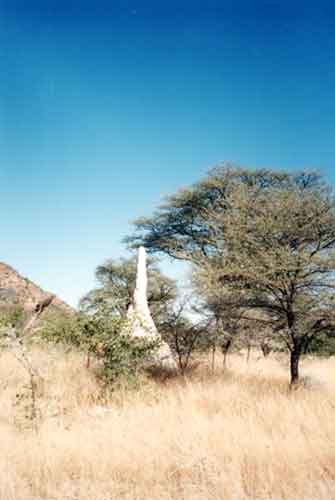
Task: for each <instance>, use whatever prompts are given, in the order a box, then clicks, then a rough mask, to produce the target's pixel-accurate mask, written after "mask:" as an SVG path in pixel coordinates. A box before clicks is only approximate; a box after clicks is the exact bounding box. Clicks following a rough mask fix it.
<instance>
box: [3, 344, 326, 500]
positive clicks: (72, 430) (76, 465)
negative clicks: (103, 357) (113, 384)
mask: <svg viewBox="0 0 335 500" xmlns="http://www.w3.org/2000/svg"><path fill="white" fill-rule="evenodd" d="M33 357H34V364H35V366H36V367H37V369H38V371H39V373H40V375H41V380H40V382H39V384H38V388H37V392H38V394H37V395H38V398H37V399H38V405H39V408H40V411H41V422H40V430H39V433H38V434H35V433H33V432H31V431H30V430H29V429H28V428H25V427H24V426H21V425H20V423H19V422H20V419H19V418H18V417H19V416H20V415H18V414H20V412H21V413H22V412H23V413H24V411H25V410H24V405H23V407H22V404H21V406H20V404H17V402H16V401H17V397H16V394H18V393H19V394H20V393H21V392H22V391H24V388H23V384H24V383H25V380H26V374H25V373H24V371H23V370H22V367H20V365H19V364H18V363H17V361H16V360H15V359H14V358H13V357H12V355H11V354H10V353H5V354H2V355H1V357H0V380H1V384H0V390H1V396H0V439H1V454H0V499H1V500H14V499H15V500H42V499H48V500H51V499H52V500H61V499H62V500H65V499H67V500H111V499H115V500H116V499H120V500H123V499H129V500H130V499H131V500H134V499H136V500H140V499H141V500H142V499H155V500H156V499H157V500H158V499H162V500H168V499H178V500H179V499H180V500H207V499H208V500H218V499H224V500H233V499H234V500H240V499H241V500H243V499H278V500H279V499H287V500H289V499H290V500H291V499H292V500H293V499H294V500H296V499H306V500H307V499H308V500H317V499H319V500H326V499H327V500H328V499H333V498H335V480H334V479H335V477H334V476H335V441H334V436H335V419H334V416H335V414H334V406H335V401H334V392H335V381H334V374H335V361H334V360H333V359H330V360H321V361H320V360H310V361H305V362H304V367H303V368H304V372H305V373H306V374H309V375H310V376H311V377H312V379H318V380H319V383H317V384H316V383H315V384H312V387H311V388H309V389H300V390H298V391H295V392H289V391H288V373H287V367H285V366H284V365H283V364H282V363H281V361H280V360H275V359H272V358H269V359H266V360H265V359H256V358H255V357H254V358H253V359H251V360H250V362H249V363H248V364H247V363H246V362H245V358H242V357H238V356H233V357H231V358H230V361H229V368H228V370H226V371H225V373H223V372H222V370H221V368H218V369H217V371H216V373H215V374H214V375H213V374H210V372H209V369H208V367H207V366H206V365H205V364H203V365H202V366H200V367H199V368H198V370H197V372H196V373H193V374H192V376H190V377H189V378H185V379H174V380H168V381H165V382H164V383H163V382H160V383H158V382H156V383H154V382H150V381H145V380H143V384H141V388H140V389H139V390H137V391H135V392H130V393H129V392H123V391H122V390H121V389H120V390H119V391H118V392H117V393H115V394H111V395H110V396H109V397H108V398H106V395H105V394H104V393H103V392H102V391H101V388H100V387H99V385H98V383H97V382H96V380H95V378H94V375H93V373H92V372H89V371H87V370H86V369H85V367H84V360H83V359H82V358H81V357H80V356H78V355H77V354H74V353H64V352H62V351H57V350H52V351H49V352H45V351H40V350H35V351H34V352H33ZM21 403H22V401H21ZM21 417H23V418H24V415H21ZM28 423H29V422H28Z"/></svg>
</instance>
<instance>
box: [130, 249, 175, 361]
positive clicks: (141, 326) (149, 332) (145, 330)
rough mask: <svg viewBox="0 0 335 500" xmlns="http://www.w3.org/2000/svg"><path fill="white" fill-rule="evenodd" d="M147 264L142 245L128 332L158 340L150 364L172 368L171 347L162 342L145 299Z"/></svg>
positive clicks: (135, 335) (139, 252)
mask: <svg viewBox="0 0 335 500" xmlns="http://www.w3.org/2000/svg"><path fill="white" fill-rule="evenodd" d="M147 287H148V277H147V266H146V252H145V248H144V247H140V248H139V249H138V260H137V275H136V288H135V292H134V301H133V305H131V306H130V307H129V309H128V314H127V316H128V321H129V326H130V333H131V335H132V336H134V337H146V338H148V339H151V340H158V341H159V343H160V347H159V349H158V350H157V352H156V353H155V358H154V359H153V360H152V363H151V364H152V365H154V366H161V367H162V368H165V369H169V370H174V369H176V367H177V366H176V362H175V360H174V358H173V355H172V353H171V349H170V347H169V346H168V344H167V343H166V342H163V340H162V338H161V336H160V334H159V332H158V331H157V328H156V325H155V323H154V321H153V319H152V316H151V313H150V309H149V306H148V300H147Z"/></svg>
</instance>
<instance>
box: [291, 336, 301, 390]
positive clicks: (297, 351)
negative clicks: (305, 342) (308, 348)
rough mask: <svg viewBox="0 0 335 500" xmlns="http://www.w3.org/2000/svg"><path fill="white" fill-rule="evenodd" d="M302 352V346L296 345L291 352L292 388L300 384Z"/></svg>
mask: <svg viewBox="0 0 335 500" xmlns="http://www.w3.org/2000/svg"><path fill="white" fill-rule="evenodd" d="M301 350H302V349H301V346H300V345H299V344H296V345H295V346H294V347H293V349H292V351H291V387H293V386H294V385H296V384H298V382H299V361H300V356H301Z"/></svg>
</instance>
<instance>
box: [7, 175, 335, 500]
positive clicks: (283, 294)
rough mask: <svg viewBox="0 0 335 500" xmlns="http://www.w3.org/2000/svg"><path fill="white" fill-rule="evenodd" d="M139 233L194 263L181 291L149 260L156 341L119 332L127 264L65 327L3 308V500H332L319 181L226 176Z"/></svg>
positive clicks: (173, 204)
mask: <svg viewBox="0 0 335 500" xmlns="http://www.w3.org/2000/svg"><path fill="white" fill-rule="evenodd" d="M135 228H136V230H135V233H134V234H133V235H132V236H130V237H129V238H128V239H127V241H128V244H129V245H130V246H131V247H135V248H136V247H137V246H138V245H144V246H145V247H146V248H147V249H148V251H149V252H151V253H152V254H155V253H156V254H165V255H169V256H170V257H171V258H175V259H182V260H185V261H187V262H188V263H189V266H190V278H191V279H190V290H189V295H186V294H184V295H182V296H180V294H179V293H178V287H177V283H176V282H175V281H174V280H172V279H170V278H168V277H167V276H164V275H163V274H162V272H161V271H160V270H159V266H158V261H157V259H156V257H155V258H153V257H150V259H149V262H148V264H149V265H148V285H149V286H148V294H147V295H148V304H149V308H150V311H151V315H152V317H153V319H154V322H155V324H156V326H157V328H158V331H159V333H160V334H161V337H159V336H157V335H156V337H157V338H152V337H147V338H145V336H144V337H134V335H132V330H131V324H130V320H127V311H128V310H129V307H130V306H133V303H132V300H133V293H134V287H135V279H136V259H135V258H133V257H132V258H129V259H125V258H122V259H120V260H108V261H106V262H105V263H103V264H102V265H100V266H99V267H98V268H97V270H96V277H97V286H96V288H95V289H94V290H91V291H89V292H88V293H87V294H86V295H85V296H84V297H83V298H82V300H81V302H80V307H79V310H78V311H72V312H71V314H70V313H68V312H66V310H64V309H63V310H62V311H61V310H59V309H58V310H56V309H53V311H51V309H49V310H48V307H49V305H50V303H51V300H49V302H48V303H46V302H43V304H44V305H45V308H44V309H43V308H42V309H41V307H40V304H37V306H38V307H37V306H35V309H34V311H35V312H34V313H33V314H35V316H34V322H32V321H31V320H30V319H29V311H27V309H25V308H24V307H23V306H22V305H21V306H20V305H19V304H17V303H13V304H11V303H10V302H8V301H7V302H4V304H2V306H1V311H0V313H1V314H0V339H1V345H0V347H1V350H0V372H1V379H0V380H1V384H0V389H1V396H0V405H1V409H0V432H1V458H0V463H1V468H0V500H14V499H15V500H17V499H24V500H28V499H30V500H42V499H43V500H44V499H46V500H60V499H62V500H63V499H68V500H89V499H96V500H111V499H113V500H114V499H121V500H122V499H129V500H130V499H132V500H133V499H134V500H135V499H137V500H141V499H143V500H144V499H162V500H164V499H166V500H168V499H169V500H170V499H171V500H172V499H181V500H183V499H185V500H196V499H199V500H204V499H206V500H207V499H209V500H210V499H213V500H215V499H224V500H230V499H231V500H244V499H245V500H249V499H250V500H251V499H255V500H256V499H257V500H265V499H271V500H276V499H278V500H279V499H280V500H295V499H297V498H299V499H305V500H326V499H327V500H328V499H331V498H335V477H334V476H335V472H334V471H335V447H334V443H333V436H334V433H335V419H334V408H335V404H334V393H335V381H334V373H335V358H334V354H335V281H334V272H335V197H334V194H333V192H332V190H331V188H330V186H328V185H327V184H326V182H325V181H324V180H323V179H322V177H321V176H320V175H319V174H317V173H309V172H301V173H298V174H294V173H293V174H291V173H284V172H274V171H271V170H256V171H251V170H247V169H240V168H236V167H233V166H229V165H224V166H222V167H219V168H216V169H214V170H212V171H211V172H210V173H209V175H208V176H207V177H206V178H204V179H203V180H201V181H199V182H198V183H197V184H195V185H193V186H191V187H190V188H187V189H183V190H180V191H178V192H177V193H176V194H175V195H173V196H170V197H168V198H167V200H166V203H165V204H163V205H162V206H161V207H159V208H158V210H157V211H156V212H155V213H154V214H153V215H152V216H151V217H147V218H142V219H139V220H137V221H136V222H135ZM12 295H14V296H15V293H14V294H13V293H12V294H8V293H5V294H3V296H4V297H5V298H6V297H7V298H9V299H10V297H12ZM49 297H50V296H49ZM51 297H52V296H51ZM9 299H8V300H9ZM6 300H7V299H6ZM27 316H28V317H27ZM161 340H163V341H164V342H166V344H168V345H169V348H170V349H171V352H172V353H173V354H174V356H175V359H176V361H177V368H176V369H175V368H174V370H173V373H171V370H170V372H169V373H167V372H164V371H163V370H162V369H161V368H162V366H155V368H156V369H155V370H152V360H153V359H154V351H155V349H159V343H160V342H161ZM156 359H157V358H156ZM301 364H302V370H301V369H300V368H301V367H300V365H301ZM149 368H150V369H149Z"/></svg>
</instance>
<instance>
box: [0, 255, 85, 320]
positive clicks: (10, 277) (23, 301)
mask: <svg viewBox="0 0 335 500" xmlns="http://www.w3.org/2000/svg"><path fill="white" fill-rule="evenodd" d="M48 302H49V304H50V308H52V309H56V310H59V311H62V312H64V313H67V314H74V313H75V310H74V309H73V308H72V307H71V306H69V305H68V304H66V303H65V302H63V301H62V300H60V299H59V298H58V297H56V296H55V295H53V294H51V293H49V292H46V291H45V290H43V289H42V288H40V287H39V286H37V285H35V283H33V282H32V281H30V280H29V279H28V278H24V277H23V276H21V275H20V274H19V273H18V272H17V271H15V269H13V268H12V267H11V266H9V265H8V264H6V263H4V262H0V308H1V307H6V306H11V305H19V306H22V307H23V308H24V309H25V310H26V311H27V312H33V311H38V310H39V308H41V307H42V305H43V304H45V303H48ZM49 304H47V305H48V306H49Z"/></svg>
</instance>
